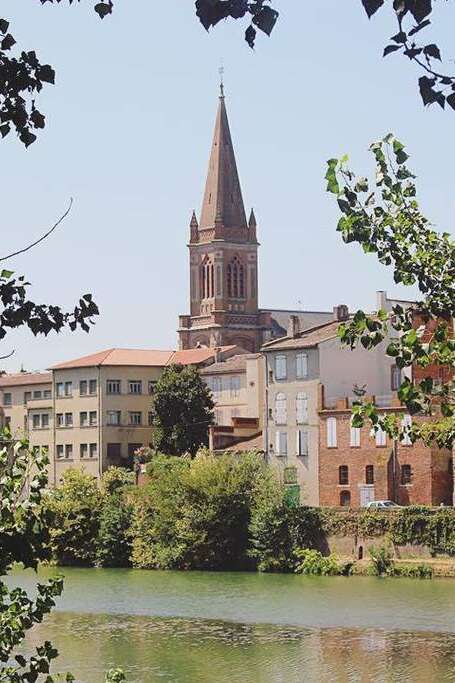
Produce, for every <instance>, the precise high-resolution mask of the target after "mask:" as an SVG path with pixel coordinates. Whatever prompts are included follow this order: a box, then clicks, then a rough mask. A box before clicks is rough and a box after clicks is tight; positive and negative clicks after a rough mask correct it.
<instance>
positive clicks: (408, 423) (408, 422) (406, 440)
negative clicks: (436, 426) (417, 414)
mask: <svg viewBox="0 0 455 683" xmlns="http://www.w3.org/2000/svg"><path fill="white" fill-rule="evenodd" d="M407 427H412V417H411V416H410V415H405V416H404V417H403V419H402V421H401V428H402V429H406V428H407ZM401 443H402V444H403V446H412V441H411V439H410V437H409V434H405V435H404V436H403V438H402V439H401Z"/></svg>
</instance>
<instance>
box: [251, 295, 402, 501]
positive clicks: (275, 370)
mask: <svg viewBox="0 0 455 683" xmlns="http://www.w3.org/2000/svg"><path fill="white" fill-rule="evenodd" d="M348 317H349V311H348V309H347V307H346V306H337V307H335V309H334V314H333V320H332V322H329V323H326V324H324V325H319V326H317V327H314V328H313V329H312V330H306V331H304V332H301V331H300V330H299V324H298V319H297V318H296V317H295V316H291V318H290V323H289V329H288V334H287V336H286V337H283V338H281V339H277V340H276V341H273V342H269V343H268V344H265V345H264V346H263V347H262V350H263V352H264V355H265V357H266V361H265V411H264V421H265V429H264V451H265V453H266V456H267V459H268V461H269V462H270V463H271V464H274V465H276V466H277V467H278V468H279V470H280V472H281V475H282V479H283V481H285V482H286V483H288V484H293V485H295V486H299V487H300V500H301V502H302V503H304V504H307V505H317V504H318V502H319V487H318V476H319V462H318V453H319V415H318V410H319V409H320V401H321V390H322V387H324V393H325V397H326V398H325V405H326V406H327V407H330V406H332V405H333V406H335V405H336V402H337V399H339V398H342V397H345V396H347V397H349V399H350V400H351V402H352V400H353V399H354V398H355V394H354V388H355V386H356V385H357V387H358V388H359V389H363V390H364V391H366V392H368V394H370V395H375V396H376V401H377V405H390V400H391V395H392V391H394V390H396V388H397V386H396V385H398V386H399V384H400V381H401V380H400V377H399V376H398V374H397V373H399V370H398V368H396V367H395V365H394V363H393V359H391V358H389V357H387V356H386V355H385V347H386V345H387V341H385V342H383V343H382V344H380V345H379V346H377V347H376V348H375V349H374V350H372V351H367V350H365V349H364V348H363V347H361V346H359V347H357V348H356V349H355V350H351V349H349V348H346V347H342V346H341V343H340V340H339V339H338V336H337V330H338V327H339V324H340V321H342V320H346V319H348Z"/></svg>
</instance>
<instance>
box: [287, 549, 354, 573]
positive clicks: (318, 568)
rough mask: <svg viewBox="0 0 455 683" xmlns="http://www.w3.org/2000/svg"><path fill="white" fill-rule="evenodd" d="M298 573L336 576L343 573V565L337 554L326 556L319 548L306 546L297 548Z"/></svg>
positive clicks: (296, 569) (296, 570) (296, 571)
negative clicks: (339, 561) (312, 548)
mask: <svg viewBox="0 0 455 683" xmlns="http://www.w3.org/2000/svg"><path fill="white" fill-rule="evenodd" d="M295 556H296V560H297V563H296V567H295V570H294V571H295V573H296V574H313V575H319V576H335V575H337V574H341V573H343V567H342V566H341V565H340V564H339V563H338V560H337V558H336V557H335V555H329V556H328V557H324V555H322V553H320V552H319V550H311V549H310V548H304V549H300V550H296V552H295Z"/></svg>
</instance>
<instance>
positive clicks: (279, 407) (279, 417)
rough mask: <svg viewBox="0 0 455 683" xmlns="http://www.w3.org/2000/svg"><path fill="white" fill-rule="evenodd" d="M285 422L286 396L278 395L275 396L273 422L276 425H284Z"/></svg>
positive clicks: (286, 415)
mask: <svg viewBox="0 0 455 683" xmlns="http://www.w3.org/2000/svg"><path fill="white" fill-rule="evenodd" d="M287 421H288V414H287V406H286V395H285V394H282V393H279V394H277V395H276V396H275V422H276V424H277V425H285V424H287Z"/></svg>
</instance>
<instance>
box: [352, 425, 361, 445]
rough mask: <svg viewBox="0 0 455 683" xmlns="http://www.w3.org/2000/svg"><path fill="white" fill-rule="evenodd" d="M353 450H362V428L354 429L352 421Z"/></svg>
mask: <svg viewBox="0 0 455 683" xmlns="http://www.w3.org/2000/svg"><path fill="white" fill-rule="evenodd" d="M351 448H360V427H353V426H352V420H351Z"/></svg>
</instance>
